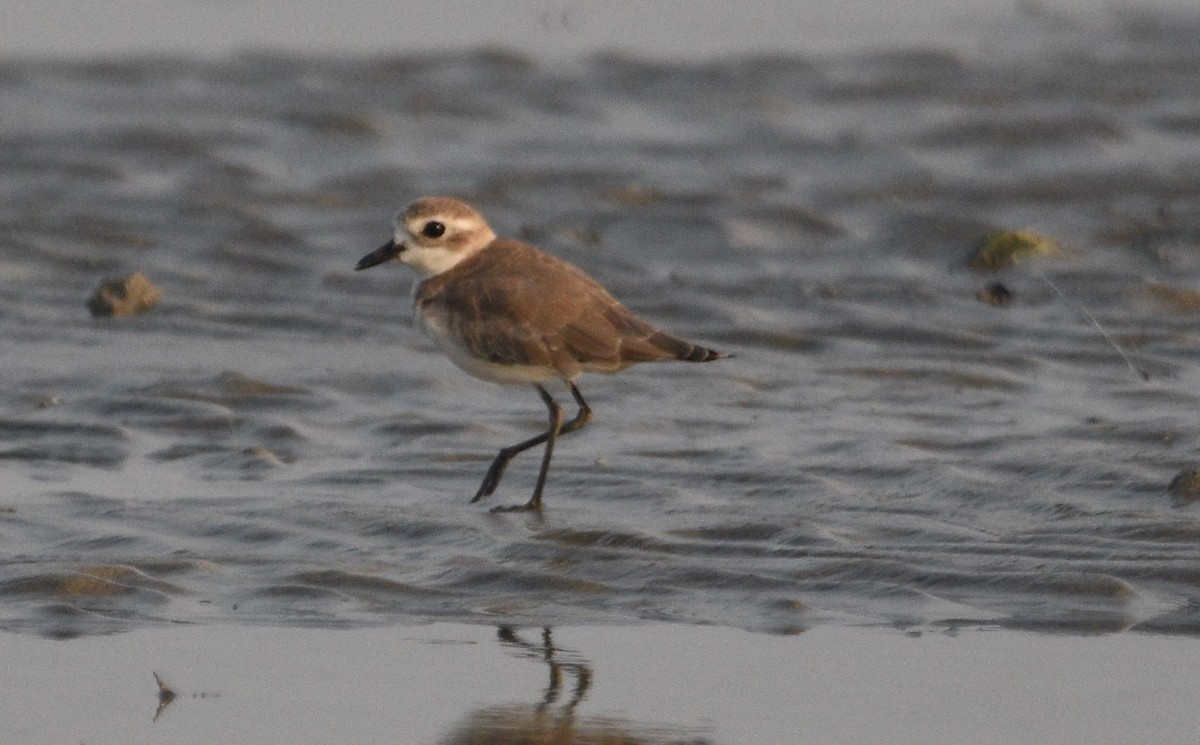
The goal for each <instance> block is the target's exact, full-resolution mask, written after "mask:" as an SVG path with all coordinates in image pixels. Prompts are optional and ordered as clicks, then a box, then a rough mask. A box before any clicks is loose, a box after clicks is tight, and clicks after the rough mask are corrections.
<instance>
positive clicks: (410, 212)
mask: <svg viewBox="0 0 1200 745" xmlns="http://www.w3.org/2000/svg"><path fill="white" fill-rule="evenodd" d="M393 224H394V227H395V230H394V233H393V236H392V238H391V240H389V241H388V242H387V243H385V244H383V245H382V246H380V247H379V248H378V249H376V250H374V251H372V252H371V253H368V254H367V255H366V256H363V257H362V258H361V259H360V260H359V261H358V263H357V264H356V265H355V267H354V269H355V270H356V271H359V270H363V269H368V268H370V267H373V266H377V265H379V264H383V263H385V262H389V261H398V262H400V263H402V264H407V265H408V266H410V267H412V268H413V269H415V270H416V272H417V274H418V275H419V277H420V280H419V282H418V283H417V284H416V285H415V286H414V287H413V296H412V308H413V321H414V323H415V325H416V326H417V327H418V328H419V329H420V330H421V331H423V332H424V333H425V334H426V335H428V336H429V337H430V338H431V339H432V340H433V341H434V343H435V344H436V345H437V347H438V348H439V349H440V350H441V351H442V352H443V353H444V354H445V355H446V356H447V357H448V358H449V359H450V361H451V362H453V363H454V364H455V365H456V366H458V367H459V368H461V369H462V370H463V371H465V372H466V373H468V374H470V375H472V376H474V377H476V378H479V379H482V380H486V381H491V382H493V383H501V384H507V385H518V384H520V385H532V386H533V387H534V388H535V389H536V391H537V393H538V396H540V397H541V399H542V401H543V403H545V405H546V409H547V410H548V412H549V426H548V427H547V429H546V431H545V432H542V433H540V434H538V435H535V436H534V437H531V438H529V439H527V440H523V441H521V442H518V443H517V444H515V445H511V446H509V447H506V448H502V449H501V450H500V452H499V453H498V454H497V455H496V457H495V459H494V460H493V461H492V463H491V466H490V467H489V468H488V470H487V473H486V474H485V475H484V478H483V482H482V483H481V484H480V486H479V489H478V491H476V493H475V496H474V497H473V498H472V499H471V504H474V503H475V502H478V501H479V500H481V499H483V498H485V497H487V496H489V495H491V494H492V493H493V492H494V491H495V490H496V487H497V486H499V484H500V480H501V478H502V477H503V476H504V471H505V469H506V468H507V467H508V464H509V463H510V462H511V461H512V460H513V458H515V457H516V456H517V455H518V454H519V453H522V452H524V451H525V450H529V449H530V448H533V447H536V446H537V445H541V444H543V443H544V444H545V448H544V451H543V454H542V463H541V468H540V470H539V471H538V477H537V482H536V483H535V486H534V489H533V495H532V496H531V497H530V498H529V501H528V502H526V503H525V504H524V505H520V506H514V507H498V508H496V509H497V510H504V511H508V510H527V511H534V512H539V513H540V512H541V510H542V506H543V502H542V492H543V490H544V488H545V485H546V476H547V474H548V473H549V470H550V459H551V456H552V455H553V453H554V446H555V443H556V441H557V440H558V438H559V436H560V435H564V434H567V433H570V432H577V431H579V430H581V429H583V428H584V427H585V426H587V425H588V424H589V423H590V422H591V421H592V409H591V407H590V406H589V405H588V403H587V401H586V400H585V399H584V397H583V394H582V393H581V392H580V390H579V386H578V385H576V382H575V381H576V380H577V379H578V378H579V376H580V375H581V374H583V373H585V372H586V373H615V372H619V371H621V370H624V369H626V368H628V367H630V366H631V365H634V364H637V363H639V362H663V361H673V360H681V361H684V362H711V361H713V360H719V359H723V358H726V357H729V356H731V355H729V354H725V353H722V352H717V351H714V350H712V349H709V348H707V347H703V346H700V345H698V344H693V343H691V342H688V341H684V340H683V339H681V338H679V337H677V336H673V335H672V334H669V333H667V332H665V331H662V330H660V329H658V328H657V327H656V326H654V325H653V324H651V323H649V322H648V321H645V320H643V319H642V318H640V317H639V316H638V315H637V314H635V313H634V312H633V311H631V310H629V309H628V308H626V307H625V306H624V305H622V304H621V303H620V302H619V301H618V300H617V299H616V298H614V297H613V296H612V295H611V294H610V293H609V292H608V290H606V289H604V287H602V286H601V285H600V283H599V282H597V281H596V280H594V279H592V278H591V277H590V276H588V275H587V274H586V273H584V271H583V270H581V269H580V268H578V267H576V266H575V265H574V264H571V263H569V262H567V261H565V260H563V259H560V258H558V257H556V256H553V255H551V254H549V253H546V252H545V251H542V250H541V249H539V248H536V247H534V246H532V245H529V244H528V243H524V242H522V241H519V240H515V239H512V238H502V237H497V235H496V233H495V232H494V231H493V230H492V228H491V227H490V226H489V225H488V223H487V221H486V220H485V219H484V217H483V215H482V214H480V213H479V212H478V211H477V210H476V209H475V208H474V207H472V206H471V205H469V204H467V203H466V202H464V201H461V200H459V199H456V198H453V197H444V196H429V197H422V198H420V199H418V200H417V201H415V202H413V203H412V204H410V205H409V206H408V207H407V208H405V209H403V210H401V211H400V212H399V213H398V214H397V215H396V217H395V219H394V221H393ZM553 381H560V382H561V383H563V384H564V385H565V386H566V389H567V391H568V392H570V394H571V397H572V398H573V399H574V400H575V404H576V405H577V407H578V411H577V413H576V414H575V417H574V418H572V419H570V420H566V421H564V418H565V417H564V414H563V407H562V405H561V404H560V403H559V402H558V401H557V400H556V399H555V397H554V396H553V395H551V394H550V392H549V391H548V390H547V389H546V385H547V384H549V383H552V382H553Z"/></svg>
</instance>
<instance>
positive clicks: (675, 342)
mask: <svg viewBox="0 0 1200 745" xmlns="http://www.w3.org/2000/svg"><path fill="white" fill-rule="evenodd" d="M647 341H649V342H650V343H651V344H653V345H654V346H655V347H658V348H659V349H662V350H663V351H665V352H668V353H670V355H671V356H672V357H673V358H674V359H677V360H681V361H683V362H712V361H713V360H720V359H725V358H726V357H732V356H733V355H731V354H726V353H724V352H718V351H716V350H714V349H709V348H708V347H702V346H700V345H699V344H692V343H691V342H688V341H684V340H683V339H680V338H679V337H676V336H671V335H670V334H667V333H664V332H662V331H659V332H658V333H656V334H654V335H652V336H651V337H650V338H649V339H648V340H647Z"/></svg>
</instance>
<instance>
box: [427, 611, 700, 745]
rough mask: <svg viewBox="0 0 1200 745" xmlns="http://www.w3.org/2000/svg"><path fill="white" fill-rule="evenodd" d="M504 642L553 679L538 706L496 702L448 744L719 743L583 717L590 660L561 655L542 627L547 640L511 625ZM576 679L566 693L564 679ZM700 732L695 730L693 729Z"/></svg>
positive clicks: (674, 730)
mask: <svg viewBox="0 0 1200 745" xmlns="http://www.w3.org/2000/svg"><path fill="white" fill-rule="evenodd" d="M498 631H499V638H500V643H501V644H503V645H504V646H505V647H507V648H509V649H512V650H515V651H516V652H517V653H518V654H520V655H521V656H524V657H529V658H532V659H538V660H541V661H542V662H543V663H545V665H546V666H547V668H549V672H550V679H549V682H548V683H547V685H546V690H545V691H543V692H542V698H541V701H540V702H539V703H537V704H533V705H527V704H518V705H510V706H490V707H488V708H486V709H480V710H479V711H476V712H474V713H472V714H470V715H469V716H467V717H466V718H465V719H464V720H463V721H462V722H461V723H460V724H459V725H458V726H457V727H456V728H455V729H454V731H453V732H451V733H450V735H449V736H448V737H446V739H444V740H442V745H484V744H485V743H486V744H487V745H713V743H712V741H711V740H707V739H702V738H698V737H694V736H692V735H691V734H689V733H688V731H687V728H679V727H671V726H663V725H642V724H638V723H635V722H630V721H626V720H621V719H616V718H613V717H579V716H577V715H576V713H575V709H576V708H577V707H578V706H579V704H580V702H582V701H583V700H584V698H585V697H586V696H587V693H588V690H589V689H590V688H591V686H592V669H591V666H590V665H589V664H588V663H587V662H585V661H579V660H566V661H564V660H563V659H561V656H562V654H561V653H562V651H563V650H560V649H558V648H557V647H555V646H554V641H553V639H552V637H551V631H550V629H548V628H546V629H542V639H541V644H537V643H535V642H530V641H526V640H525V639H523V638H521V636H519V635H518V634H517V631H516V630H515V629H513V628H511V627H508V626H501V627H500V628H499V630H498ZM566 677H570V678H571V679H572V680H573V681H574V683H573V686H572V687H571V693H570V697H569V698H568V699H567V700H566V701H562V702H560V700H561V698H562V696H563V689H564V685H563V683H564V678H566ZM693 732H694V730H693Z"/></svg>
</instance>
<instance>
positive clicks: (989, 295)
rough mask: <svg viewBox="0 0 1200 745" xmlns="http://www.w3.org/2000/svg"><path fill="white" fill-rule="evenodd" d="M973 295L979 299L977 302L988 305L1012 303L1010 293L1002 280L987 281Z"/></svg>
mask: <svg viewBox="0 0 1200 745" xmlns="http://www.w3.org/2000/svg"><path fill="white" fill-rule="evenodd" d="M975 297H977V298H978V299H979V302H981V303H987V304H988V305H1000V306H1005V305H1010V304H1011V303H1012V293H1011V292H1009V289H1008V288H1007V287H1005V286H1004V283H1002V282H989V283H988V284H987V285H986V286H985V287H983V288H981V289H980V290H979V292H977V293H975Z"/></svg>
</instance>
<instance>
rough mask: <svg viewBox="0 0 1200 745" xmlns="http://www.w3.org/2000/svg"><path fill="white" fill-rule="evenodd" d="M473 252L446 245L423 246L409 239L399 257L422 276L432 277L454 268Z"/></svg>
mask: <svg viewBox="0 0 1200 745" xmlns="http://www.w3.org/2000/svg"><path fill="white" fill-rule="evenodd" d="M472 253H474V251H463V250H457V251H453V250H450V249H449V248H446V247H445V246H421V245H418V244H417V242H416V241H413V240H409V241H407V242H406V244H405V247H404V250H403V251H401V252H400V256H399V257H398V258H399V259H400V261H401V262H403V263H405V264H408V265H409V266H411V267H412V268H413V269H416V270H417V272H418V273H419V274H420V275H421V276H423V277H432V276H435V275H438V274H441V273H442V272H445V271H449V270H451V269H453V268H454V267H455V266H456V265H457V264H458V263H459V262H460V261H462V260H463V259H465V258H467V257H468V256H470V255H471V254H472Z"/></svg>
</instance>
